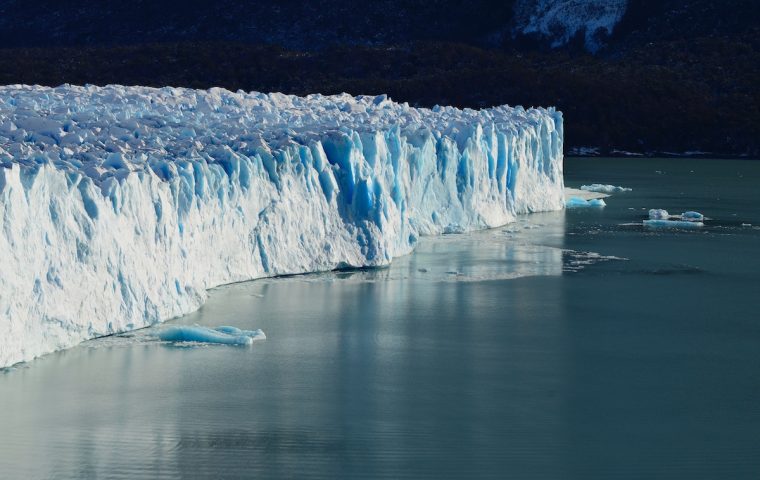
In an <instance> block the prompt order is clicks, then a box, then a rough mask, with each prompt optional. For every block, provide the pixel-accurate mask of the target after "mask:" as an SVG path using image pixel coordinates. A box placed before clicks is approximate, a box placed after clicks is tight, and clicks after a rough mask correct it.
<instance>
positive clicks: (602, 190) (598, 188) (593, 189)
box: [581, 183, 633, 193]
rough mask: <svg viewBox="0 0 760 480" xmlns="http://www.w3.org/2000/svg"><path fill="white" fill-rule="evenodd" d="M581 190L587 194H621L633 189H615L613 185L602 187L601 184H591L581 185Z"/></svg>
mask: <svg viewBox="0 0 760 480" xmlns="http://www.w3.org/2000/svg"><path fill="white" fill-rule="evenodd" d="M581 190H585V191H587V192H598V193H622V192H630V191H632V190H633V189H632V188H626V187H616V186H615V185H603V184H601V183H593V184H591V185H582V186H581Z"/></svg>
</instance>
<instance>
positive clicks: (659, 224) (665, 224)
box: [644, 219, 705, 229]
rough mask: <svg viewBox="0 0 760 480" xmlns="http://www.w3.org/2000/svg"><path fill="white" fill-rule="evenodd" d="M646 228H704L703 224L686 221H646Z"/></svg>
mask: <svg viewBox="0 0 760 480" xmlns="http://www.w3.org/2000/svg"><path fill="white" fill-rule="evenodd" d="M644 226H645V227H650V228H683V229H692V228H700V227H704V226H705V224H704V223H702V222H694V221H686V220H659V219H658V220H644Z"/></svg>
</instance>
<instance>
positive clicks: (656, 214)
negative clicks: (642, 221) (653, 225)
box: [649, 208, 670, 220]
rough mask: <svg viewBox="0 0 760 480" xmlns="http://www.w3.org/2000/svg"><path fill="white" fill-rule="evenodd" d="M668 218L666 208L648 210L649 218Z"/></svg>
mask: <svg viewBox="0 0 760 480" xmlns="http://www.w3.org/2000/svg"><path fill="white" fill-rule="evenodd" d="M669 218H670V214H669V213H668V211H667V210H663V209H661V208H653V209H651V210H649V219H650V220H667V219H669Z"/></svg>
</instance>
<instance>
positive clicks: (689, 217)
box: [681, 211, 705, 222]
mask: <svg viewBox="0 0 760 480" xmlns="http://www.w3.org/2000/svg"><path fill="white" fill-rule="evenodd" d="M704 219H705V216H704V215H702V214H701V213H699V212H692V211H688V212H683V213H682V214H681V220H686V221H687V222H701V221H702V220H704Z"/></svg>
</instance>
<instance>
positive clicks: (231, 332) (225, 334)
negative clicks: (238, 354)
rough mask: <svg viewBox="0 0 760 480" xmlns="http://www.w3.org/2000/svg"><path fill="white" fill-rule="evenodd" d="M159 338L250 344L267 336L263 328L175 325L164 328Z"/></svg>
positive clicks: (223, 343) (179, 340)
mask: <svg viewBox="0 0 760 480" xmlns="http://www.w3.org/2000/svg"><path fill="white" fill-rule="evenodd" d="M158 338H160V339H161V340H163V341H165V342H199V343H217V344H222V345H250V344H252V343H253V341H254V340H263V339H264V338H266V336H265V335H264V332H262V331H261V330H253V331H251V330H240V329H239V328H235V327H218V328H217V329H211V328H208V327H201V326H199V325H195V326H187V325H182V326H173V327H169V328H167V329H164V330H162V331H161V332H160V333H159V334H158Z"/></svg>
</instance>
